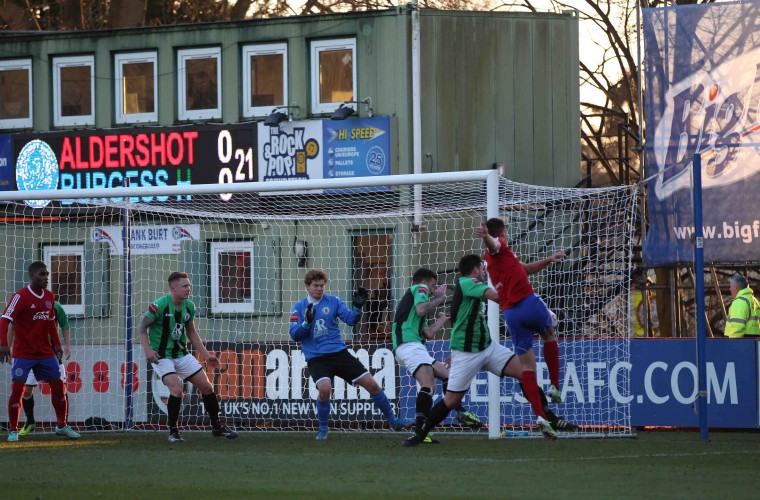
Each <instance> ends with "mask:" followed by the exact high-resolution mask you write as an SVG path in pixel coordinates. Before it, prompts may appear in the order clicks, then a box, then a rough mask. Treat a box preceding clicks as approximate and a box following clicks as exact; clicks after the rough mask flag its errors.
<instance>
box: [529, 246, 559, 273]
mask: <svg viewBox="0 0 760 500" xmlns="http://www.w3.org/2000/svg"><path fill="white" fill-rule="evenodd" d="M565 257H567V255H566V254H565V252H563V251H562V250H559V251H558V252H554V254H553V255H551V256H549V257H547V258H545V259H541V260H537V261H535V262H531V263H529V264H526V263H524V262H522V266H523V269H525V272H526V273H528V274H535V273H537V272H539V271H541V270H542V269H544V268H545V267H546V266H548V265H549V264H553V263H554V262H559V261H561V260H562V259H564V258H565Z"/></svg>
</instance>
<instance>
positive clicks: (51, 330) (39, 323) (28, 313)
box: [3, 286, 61, 359]
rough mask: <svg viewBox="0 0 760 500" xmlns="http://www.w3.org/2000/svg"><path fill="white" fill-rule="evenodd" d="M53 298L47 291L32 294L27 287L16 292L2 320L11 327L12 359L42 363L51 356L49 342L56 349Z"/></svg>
mask: <svg viewBox="0 0 760 500" xmlns="http://www.w3.org/2000/svg"><path fill="white" fill-rule="evenodd" d="M54 302H55V295H53V292H51V291H50V290H45V289H43V290H42V293H41V294H37V293H35V292H34V291H33V290H32V288H31V287H30V286H26V287H24V288H22V289H21V290H19V291H18V292H16V293H15V294H14V295H13V297H12V298H11V301H10V302H9V303H8V307H6V308H5V312H4V313H3V318H7V319H9V320H10V321H11V322H12V323H13V353H12V356H13V357H14V358H21V359H42V358H47V357H50V356H55V351H54V350H53V345H52V344H51V340H52V341H53V342H54V343H55V344H57V345H60V343H61V340H60V338H59V337H58V330H57V328H56V326H55V309H54V308H53V303H54Z"/></svg>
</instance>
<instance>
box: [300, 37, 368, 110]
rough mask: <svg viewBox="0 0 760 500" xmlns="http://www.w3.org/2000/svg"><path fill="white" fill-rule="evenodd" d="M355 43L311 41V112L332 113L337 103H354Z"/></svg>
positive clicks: (353, 41)
mask: <svg viewBox="0 0 760 500" xmlns="http://www.w3.org/2000/svg"><path fill="white" fill-rule="evenodd" d="M355 60H356V40H355V39H353V38H343V39H339V40H319V41H315V42H311V112H312V113H314V114H321V113H332V112H333V111H335V109H337V107H338V106H339V105H340V103H342V102H344V101H355V100H356V99H355V98H354V96H355V95H357V94H356V64H355Z"/></svg>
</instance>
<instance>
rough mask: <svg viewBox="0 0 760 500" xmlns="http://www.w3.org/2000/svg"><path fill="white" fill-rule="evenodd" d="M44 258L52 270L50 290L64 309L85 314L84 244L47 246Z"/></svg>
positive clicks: (70, 312) (72, 313)
mask: <svg viewBox="0 0 760 500" xmlns="http://www.w3.org/2000/svg"><path fill="white" fill-rule="evenodd" d="M43 260H44V262H45V264H46V265H47V267H48V270H49V271H50V284H49V288H50V291H51V292H53V293H54V294H55V298H56V300H57V301H58V302H60V303H61V305H62V306H63V310H64V311H66V314H71V315H79V316H81V315H84V290H83V286H84V265H83V263H84V246H83V245H66V246H59V245H49V246H46V247H44V255H43Z"/></svg>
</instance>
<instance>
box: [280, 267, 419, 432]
mask: <svg viewBox="0 0 760 500" xmlns="http://www.w3.org/2000/svg"><path fill="white" fill-rule="evenodd" d="M326 283H327V274H325V272H324V271H322V270H321V269H311V270H309V271H308V272H307V273H306V276H305V277H304V284H305V285H306V292H307V294H308V295H307V296H306V297H305V298H304V299H302V300H301V301H299V302H297V303H296V304H295V305H294V306H293V308H292V309H291V312H290V328H289V333H290V337H291V338H292V339H293V340H295V341H297V342H300V343H301V350H302V351H303V353H304V357H305V358H306V364H307V365H308V367H309V372H310V373H311V378H312V379H313V380H314V383H315V384H316V386H317V389H318V390H319V395H318V396H317V418H318V420H319V432H318V433H317V440H319V441H322V440H324V439H327V432H328V429H329V418H330V395H331V394H332V386H333V378H334V377H335V376H336V375H337V376H338V377H340V378H342V379H343V380H345V381H347V382H350V383H352V384H355V385H358V386H360V387H363V388H364V389H366V390H367V391H369V393H370V395H371V397H372V401H373V402H374V403H375V405H377V407H378V408H379V409H380V411H382V412H383V415H385V418H386V419H387V420H388V423H389V424H390V426H391V428H392V429H393V430H396V431H400V430H403V429H404V428H405V427H406V424H405V423H404V422H403V421H401V420H399V419H398V418H396V415H395V414H394V413H393V408H392V407H391V403H390V401H389V400H388V397H387V396H386V395H385V391H383V389H382V387H380V386H379V385H378V383H377V382H376V381H375V379H374V378H373V377H372V375H370V374H369V371H367V368H365V367H364V365H363V364H362V363H361V361H359V360H358V359H356V358H355V357H354V356H352V355H351V353H349V352H348V347H347V346H346V343H345V342H343V338H342V337H341V335H340V328H339V326H338V325H339V324H338V319H340V320H341V321H343V322H344V323H345V324H347V325H348V326H354V325H356V324H357V323H358V322H359V319H360V318H361V315H362V307H363V306H364V303H365V302H366V301H367V298H368V296H369V294H368V293H367V290H365V289H364V288H359V289H358V290H357V291H356V292H354V296H353V300H352V305H353V309H349V308H348V306H347V305H346V304H345V303H344V302H343V301H342V300H340V299H339V298H338V297H336V296H334V295H325V284H326Z"/></svg>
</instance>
